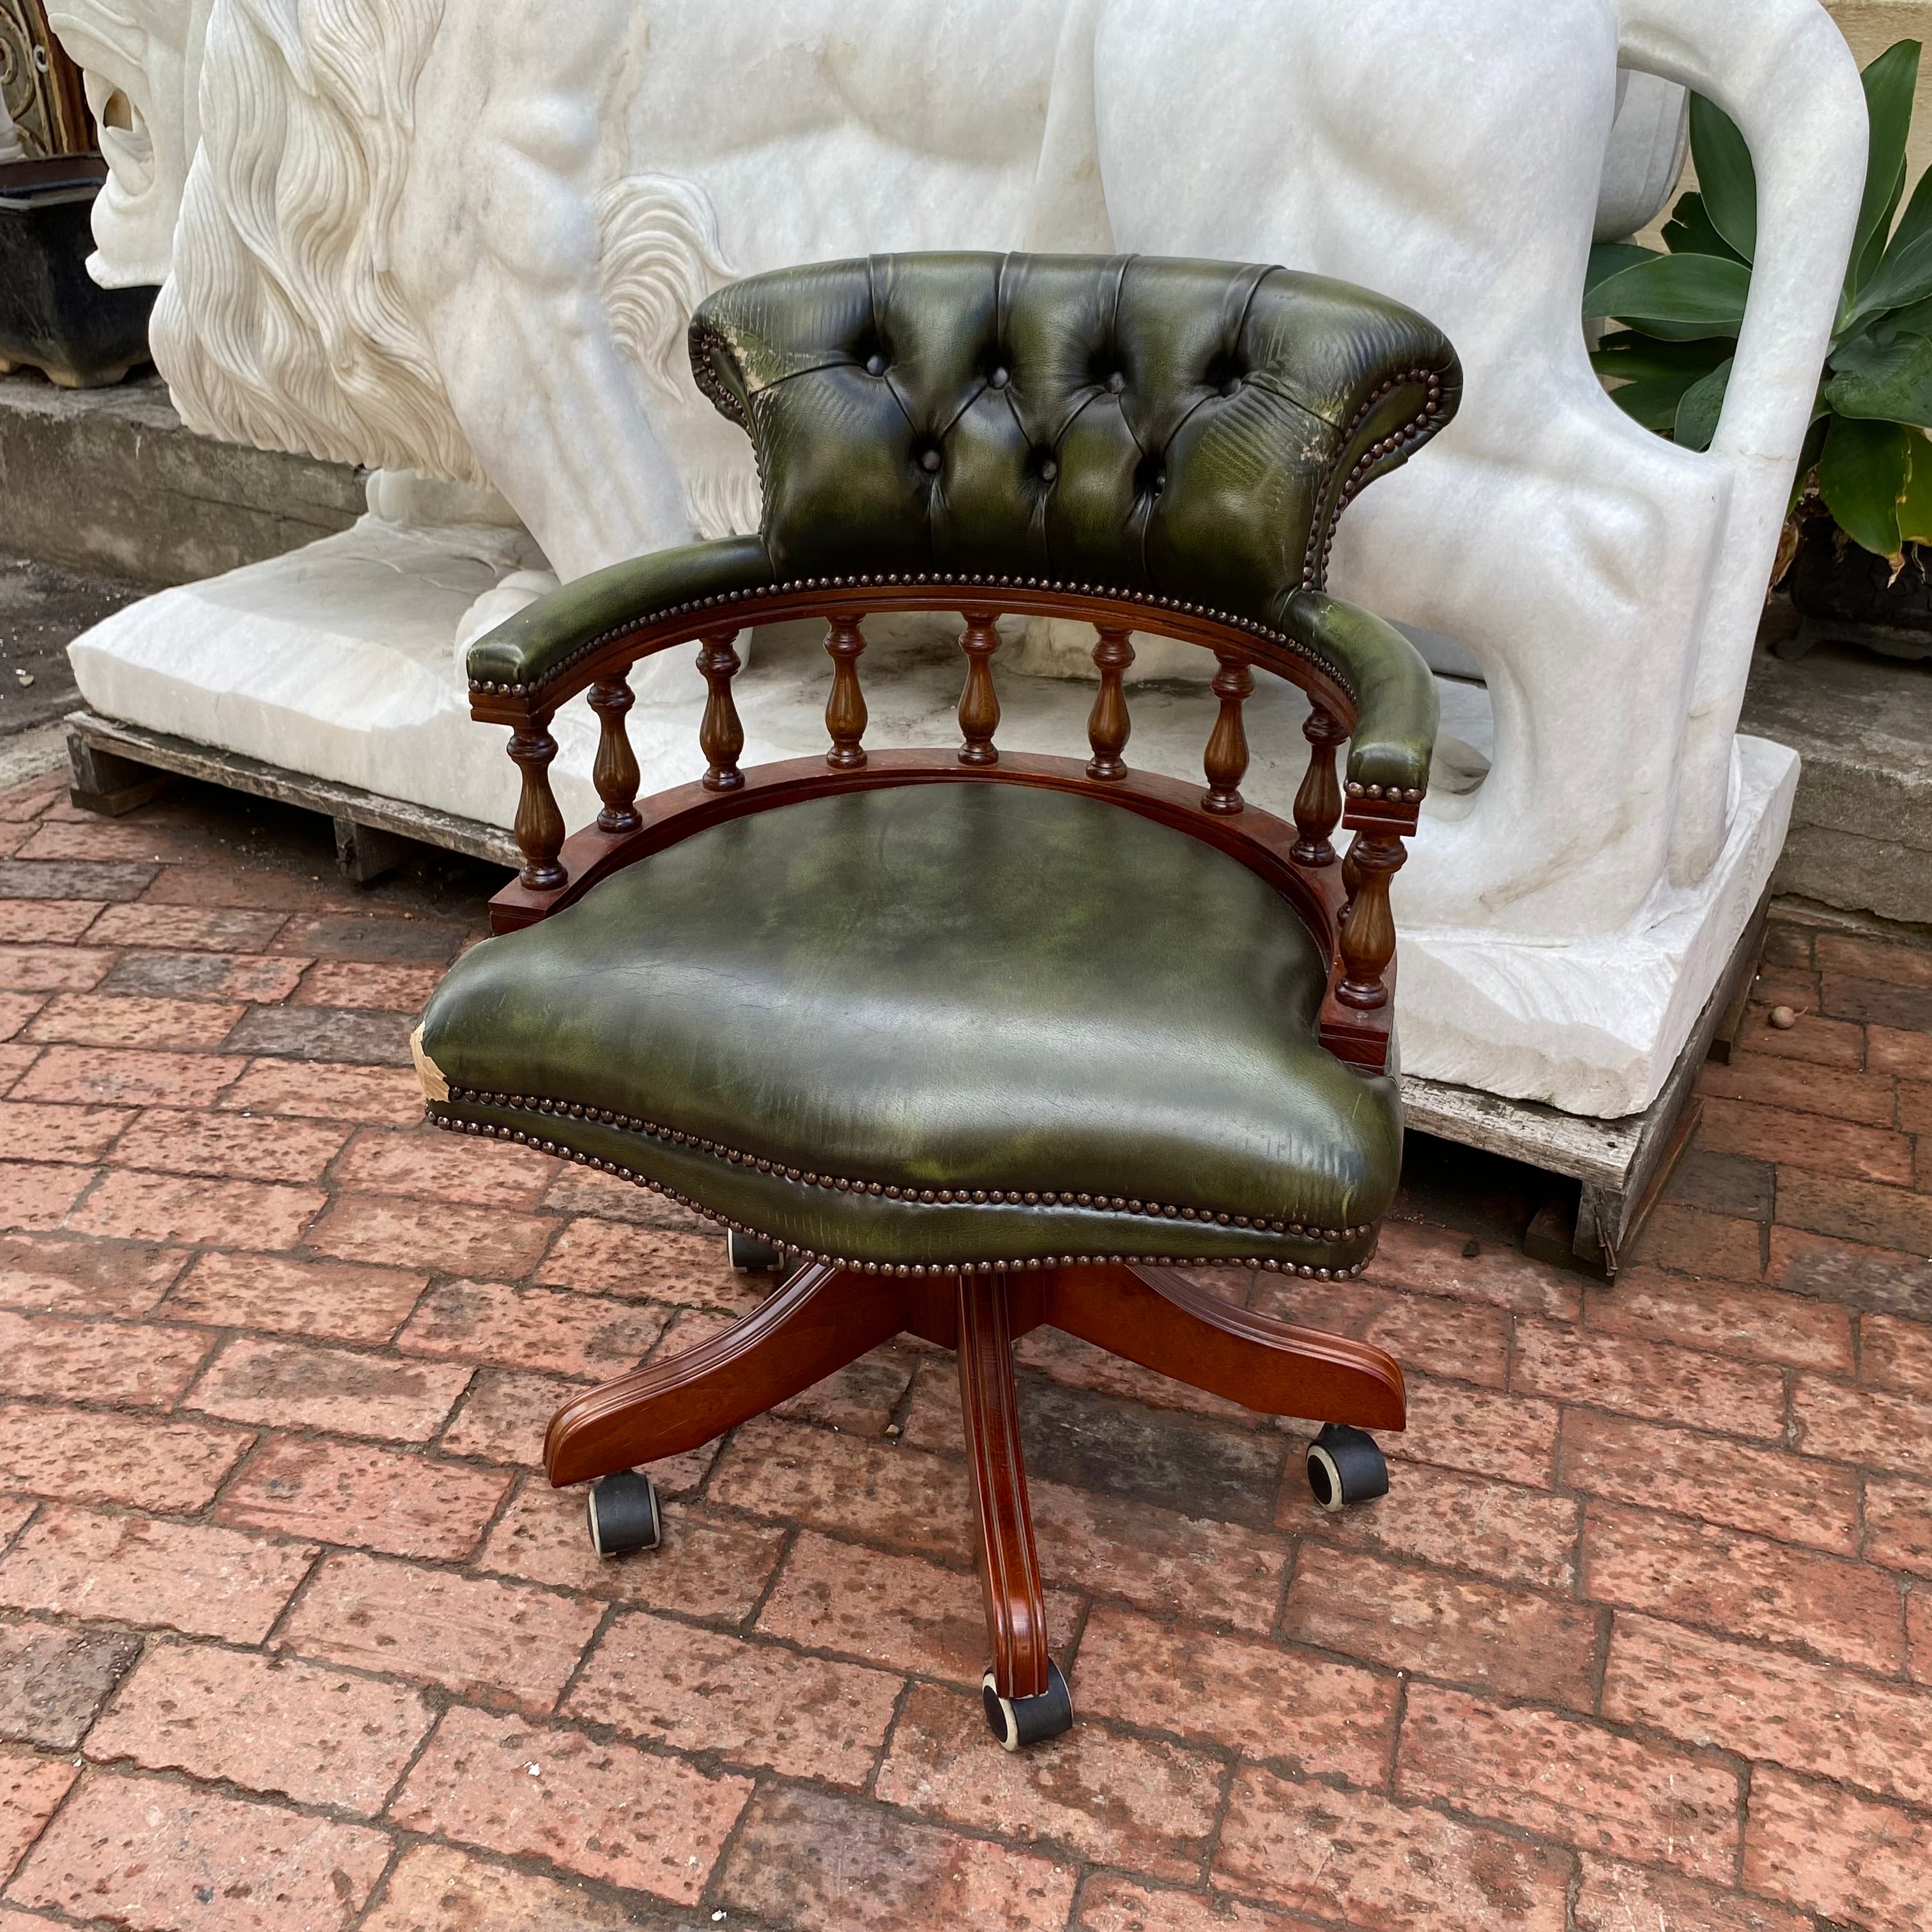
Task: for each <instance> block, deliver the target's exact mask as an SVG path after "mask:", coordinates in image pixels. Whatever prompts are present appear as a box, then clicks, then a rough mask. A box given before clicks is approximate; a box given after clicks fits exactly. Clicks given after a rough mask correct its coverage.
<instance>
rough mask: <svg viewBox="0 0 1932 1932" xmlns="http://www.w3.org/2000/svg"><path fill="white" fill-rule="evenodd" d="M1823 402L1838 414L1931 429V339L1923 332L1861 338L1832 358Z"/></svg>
mask: <svg viewBox="0 0 1932 1932" xmlns="http://www.w3.org/2000/svg"><path fill="white" fill-rule="evenodd" d="M1825 400H1826V402H1828V403H1829V404H1830V405H1831V406H1832V409H1833V410H1835V412H1836V413H1838V415H1840V416H1863V417H1868V418H1870V419H1872V420H1873V421H1874V422H1902V423H1915V424H1917V425H1918V426H1919V427H1920V428H1921V429H1923V428H1932V342H1928V341H1927V340H1926V338H1924V336H1922V335H1901V336H1899V337H1897V338H1895V339H1894V341H1891V342H1888V343H1878V342H1873V341H1872V340H1871V339H1870V338H1869V337H1861V338H1860V339H1859V340H1858V341H1856V342H1854V343H1852V344H1848V345H1847V346H1846V347H1845V348H1843V349H1842V350H1840V351H1839V352H1838V354H1837V355H1836V356H1834V357H1833V358H1832V380H1830V381H1829V383H1826V385H1825Z"/></svg>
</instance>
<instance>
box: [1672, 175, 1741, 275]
mask: <svg viewBox="0 0 1932 1932" xmlns="http://www.w3.org/2000/svg"><path fill="white" fill-rule="evenodd" d="M1662 232H1663V235H1664V246H1665V247H1666V248H1668V249H1669V250H1670V252H1671V253H1672V254H1673V255H1722V256H1723V257H1725V258H1726V260H1729V261H1733V262H1742V260H1744V259H1745V258H1744V257H1742V255H1740V254H1739V253H1738V251H1736V249H1735V248H1733V247H1732V246H1731V245H1730V243H1729V242H1727V241H1726V240H1725V239H1724V237H1723V236H1721V235H1720V234H1719V233H1718V229H1717V224H1716V223H1715V222H1713V221H1712V219H1711V217H1710V214H1709V211H1707V210H1706V208H1705V206H1704V197H1703V196H1702V195H1701V194H1699V193H1697V192H1696V191H1695V190H1693V191H1692V192H1691V193H1689V194H1680V195H1679V196H1678V197H1677V205H1676V207H1675V208H1673V209H1672V210H1671V211H1670V220H1668V221H1667V222H1666V223H1664V228H1663V231H1662Z"/></svg>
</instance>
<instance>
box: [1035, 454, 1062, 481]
mask: <svg viewBox="0 0 1932 1932" xmlns="http://www.w3.org/2000/svg"><path fill="white" fill-rule="evenodd" d="M1034 470H1035V473H1036V474H1037V475H1038V477H1039V478H1040V481H1042V482H1043V483H1051V482H1052V481H1053V479H1054V478H1055V477H1056V476H1058V475H1059V474H1060V465H1059V464H1058V463H1056V462H1055V461H1054V460H1053V458H1052V457H1050V456H1047V455H1041V456H1040V458H1037V460H1036V463H1035V465H1034Z"/></svg>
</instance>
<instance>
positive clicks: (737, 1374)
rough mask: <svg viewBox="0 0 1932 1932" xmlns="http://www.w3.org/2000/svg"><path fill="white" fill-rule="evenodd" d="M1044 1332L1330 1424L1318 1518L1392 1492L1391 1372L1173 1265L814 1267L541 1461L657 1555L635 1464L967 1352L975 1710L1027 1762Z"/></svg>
mask: <svg viewBox="0 0 1932 1932" xmlns="http://www.w3.org/2000/svg"><path fill="white" fill-rule="evenodd" d="M1049 1324H1050V1325H1052V1326H1053V1327H1055V1328H1060V1329H1062V1330H1064V1331H1066V1332H1067V1334H1072V1335H1076V1336H1078V1337H1080V1338H1081V1339H1082V1340H1084V1341H1087V1342H1090V1343H1094V1345H1095V1346H1097V1347H1100V1348H1104V1349H1110V1350H1112V1352H1114V1353H1115V1355H1121V1356H1124V1357H1125V1358H1127V1360H1128V1361H1133V1362H1138V1363H1139V1364H1141V1365H1142V1367H1146V1368H1150V1369H1153V1370H1157V1371H1158V1372H1159V1373H1162V1374H1163V1375H1168V1376H1174V1377H1175V1378H1176V1379H1178V1380H1180V1381H1182V1382H1187V1383H1188V1384H1189V1385H1191V1386H1192V1387H1194V1388H1202V1389H1206V1390H1208V1391H1210V1392H1211V1393H1212V1394H1216V1395H1220V1396H1223V1397H1226V1398H1227V1399H1228V1400H1231V1401H1234V1402H1238V1403H1243V1404H1244V1405H1245V1406H1247V1407H1248V1408H1250V1409H1258V1410H1260V1411H1262V1412H1265V1413H1267V1414H1271V1415H1298V1416H1305V1417H1308V1418H1313V1419H1319V1420H1322V1421H1326V1422H1328V1424H1329V1425H1330V1426H1329V1427H1328V1428H1326V1429H1325V1430H1323V1431H1322V1434H1321V1436H1319V1437H1318V1438H1317V1439H1316V1445H1314V1447H1313V1448H1311V1450H1310V1466H1311V1481H1312V1482H1313V1485H1314V1487H1315V1489H1316V1496H1317V1499H1318V1500H1319V1501H1321V1502H1322V1503H1323V1504H1324V1505H1325V1507H1338V1506H1339V1505H1340V1503H1345V1502H1352V1501H1354V1500H1355V1499H1358V1497H1360V1498H1365V1497H1367V1496H1372V1495H1380V1494H1382V1493H1383V1492H1384V1491H1385V1490H1387V1488H1388V1469H1387V1466H1386V1465H1385V1463H1383V1462H1382V1454H1381V1451H1379V1450H1378V1449H1377V1448H1376V1445H1375V1444H1374V1442H1373V1441H1372V1440H1371V1439H1370V1438H1369V1437H1368V1436H1367V1435H1366V1434H1364V1433H1363V1431H1364V1427H1377V1428H1388V1429H1400V1428H1401V1427H1402V1426H1403V1415H1404V1394H1403V1380H1402V1371H1401V1370H1400V1368H1398V1367H1397V1365H1396V1364H1395V1362H1394V1360H1393V1359H1392V1358H1391V1357H1389V1356H1388V1355H1385V1354H1384V1353H1383V1352H1382V1350H1380V1349H1376V1348H1373V1347H1371V1346H1370V1345H1369V1344H1368V1343H1364V1342H1355V1341H1351V1340H1348V1339H1347V1338H1346V1337H1342V1336H1338V1335H1328V1334H1320V1333H1318V1332H1317V1331H1314V1330H1312V1329H1306V1328H1294V1327H1292V1326H1290V1325H1289V1324H1288V1323H1286V1322H1278V1321H1277V1320H1275V1319H1274V1318H1273V1317H1271V1316H1265V1315H1258V1314H1256V1313H1253V1311H1252V1310H1247V1309H1244V1308H1238V1307H1234V1306H1232V1304H1229V1303H1227V1302H1225V1301H1220V1300H1219V1299H1217V1298H1216V1297H1215V1296H1214V1295H1211V1294H1209V1293H1208V1292H1207V1291H1206V1290H1205V1289H1202V1288H1201V1287H1199V1286H1197V1285H1196V1283H1195V1282H1194V1281H1193V1280H1192V1279H1191V1278H1190V1277H1188V1276H1187V1275H1184V1274H1180V1273H1178V1272H1177V1271H1175V1270H1173V1269H1170V1268H1151V1267H1128V1266H1126V1265H1120V1264H1112V1263H1109V1264H1095V1265H1090V1266H1087V1267H1072V1268H1040V1269H1038V1270H1034V1269H1031V1268H1028V1269H1024V1270H1022V1269H1014V1270H1012V1271H1007V1272H1001V1273H992V1274H978V1273H975V1272H969V1271H960V1272H957V1273H947V1272H943V1271H938V1270H932V1271H927V1272H926V1274H924V1275H923V1276H922V1277H912V1278H910V1279H901V1278H900V1277H898V1275H897V1274H888V1273H884V1272H880V1273H877V1274H866V1273H865V1272H863V1271H861V1270H859V1269H857V1268H840V1267H838V1266H836V1265H834V1264H832V1263H831V1262H807V1263H806V1264H805V1265H803V1266H802V1267H800V1268H797V1269H796V1271H794V1272H793V1274H791V1275H790V1277H788V1278H787V1280H785V1281H784V1283H783V1285H782V1286H780V1287H779V1288H778V1289H777V1290H776V1292H775V1293H773V1294H772V1295H771V1296H770V1298H769V1299H768V1300H766V1301H764V1302H763V1304H760V1306H759V1307H757V1308H756V1309H755V1310H753V1311H752V1312H751V1313H750V1314H748V1315H747V1316H744V1317H743V1318H742V1319H741V1320H740V1321H739V1322H736V1324H735V1325H733V1326H732V1327H731V1328H728V1329H727V1330H726V1331H724V1333H723V1334H721V1335H718V1336H716V1337H713V1338H712V1340H710V1341H708V1342H706V1343H701V1344H700V1345H699V1346H697V1347H696V1348H694V1349H688V1350H687V1351H685V1352H684V1353H683V1354H682V1355H675V1356H673V1357H671V1358H670V1359H669V1360H667V1361H663V1362H658V1363H653V1364H652V1365H651V1366H650V1367H648V1368H645V1369H640V1370H637V1372H636V1373H634V1374H632V1375H628V1376H623V1377H621V1378H620V1379H618V1380H617V1381H616V1382H607V1383H605V1384H604V1385H603V1386H602V1387H601V1388H595V1389H592V1390H589V1391H586V1393H585V1394H582V1395H580V1396H578V1397H575V1398H574V1399H573V1400H571V1401H570V1402H568V1403H565V1405H564V1406H563V1407H562V1408H561V1409H559V1410H558V1411H557V1412H556V1415H554V1416H553V1418H551V1420H550V1430H549V1433H548V1436H547V1438H546V1439H545V1442H544V1466H545V1467H546V1469H547V1471H548V1472H549V1475H550V1481H551V1482H552V1483H553V1484H556V1485H558V1486H559V1487H562V1485H564V1484H568V1483H577V1482H583V1481H586V1479H589V1478H601V1479H602V1480H601V1481H597V1482H595V1485H594V1487H592V1490H591V1493H590V1496H589V1505H588V1507H589V1520H590V1526H591V1535H592V1542H593V1545H594V1547H595V1548H596V1549H597V1550H598V1553H599V1554H601V1555H616V1554H619V1553H623V1552H625V1551H629V1550H645V1549H649V1548H652V1547H655V1544H656V1542H657V1540H658V1533H659V1519H658V1504H657V1496H656V1493H655V1490H654V1488H653V1487H652V1484H651V1482H650V1479H649V1477H648V1476H646V1475H643V1474H642V1473H641V1472H640V1471H638V1470H637V1469H635V1468H634V1465H637V1464H639V1463H652V1462H655V1461H657V1460H659V1459H660V1458H661V1457H667V1456H676V1455H679V1454H682V1453H683V1452H684V1451H686V1450H689V1449H695V1448H697V1447H698V1446H699V1445H700V1444H703V1443H705V1442H709V1441H710V1440H711V1439H712V1438H713V1437H714V1436H721V1435H722V1434H723V1433H724V1432H725V1431H726V1430H730V1429H733V1428H735V1427H737V1425H738V1424H739V1423H741V1422H745V1421H749V1420H750V1419H751V1418H752V1417H753V1416H754V1415H762V1414H763V1412H765V1411H766V1409H770V1408H772V1407H773V1406H775V1404H777V1403H781V1402H783V1401H784V1400H786V1399H787V1397H790V1396H793V1395H796V1394H798V1393H799V1391H802V1390H804V1389H807V1388H810V1387H811V1385H812V1384H813V1383H814V1382H819V1381H820V1380H822V1379H823V1378H824V1377H825V1376H829V1375H830V1374H832V1373H834V1372H835V1370H838V1369H841V1368H842V1367H844V1365H845V1364H847V1362H850V1361H856V1359H857V1358H859V1356H861V1355H864V1354H865V1353H866V1352H868V1350H870V1349H874V1348H876V1347H877V1346H878V1345H879V1344H880V1343H882V1342H885V1341H888V1340H890V1339H891V1338H892V1337H893V1336H894V1335H896V1334H899V1333H900V1332H901V1331H908V1332H910V1333H911V1334H915V1335H918V1336H920V1337H922V1338H924V1339H925V1340H927V1341H929V1342H932V1343H937V1344H938V1345H939V1346H942V1347H947V1348H951V1349H954V1350H956V1352H957V1355H958V1358H959V1387H960V1396H961V1413H962V1421H963V1422H964V1424H965V1436H966V1451H967V1462H968V1469H969V1470H970V1472H971V1477H972V1487H973V1497H974V1508H975V1514H976V1515H977V1519H978V1528H979V1532H980V1534H979V1568H980V1582H981V1584H982V1586H983V1592H984V1595H985V1598H986V1628H987V1635H988V1637H989V1640H990V1647H991V1649H992V1664H991V1665H990V1667H989V1668H988V1670H987V1672H986V1678H985V1680H984V1684H983V1697H984V1700H985V1705H986V1718H987V1722H988V1724H989V1727H991V1729H992V1731H993V1733H994V1735H995V1736H996V1737H997V1738H998V1739H999V1740H1000V1742H1001V1743H1002V1744H1003V1745H1005V1746H1006V1748H1007V1749H1008V1750H1009V1751H1014V1750H1018V1749H1019V1748H1020V1747H1021V1746H1022V1745H1028V1744H1032V1743H1037V1742H1040V1740H1042V1739H1046V1738H1049V1737H1053V1736H1058V1734H1059V1733H1061V1732H1062V1731H1064V1730H1067V1728H1068V1727H1069V1726H1070V1724H1072V1722H1073V1706H1072V1702H1071V1700H1070V1697H1069V1696H1068V1694H1067V1684H1066V1680H1065V1679H1064V1677H1063V1676H1061V1672H1060V1670H1059V1667H1058V1665H1057V1664H1055V1662H1054V1661H1053V1660H1052V1658H1051V1657H1050V1656H1049V1655H1048V1649H1047V1633H1046V1589H1045V1586H1044V1584H1043V1581H1042V1579H1041V1576H1040V1559H1039V1555H1038V1552H1037V1550H1036V1548H1035V1547H1034V1532H1033V1516H1032V1511H1031V1508H1030V1507H1029V1505H1028V1499H1027V1481H1026V1463H1025V1457H1024V1456H1023V1454H1022V1451H1021V1447H1020V1430H1019V1402H1018V1391H1017V1390H1016V1388H1015V1385H1014V1381H1013V1343H1014V1341H1015V1340H1017V1339H1018V1338H1019V1337H1020V1336H1022V1335H1024V1334H1027V1333H1028V1331H1031V1330H1032V1329H1034V1328H1039V1327H1040V1326H1042V1325H1049ZM1338 1424H1340V1425H1343V1426H1341V1427H1337V1425H1338ZM1331 1496H1332V1497H1334V1499H1336V1500H1335V1501H1334V1502H1331V1500H1330V1499H1331Z"/></svg>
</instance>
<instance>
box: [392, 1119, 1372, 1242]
mask: <svg viewBox="0 0 1932 1932" xmlns="http://www.w3.org/2000/svg"><path fill="white" fill-rule="evenodd" d="M449 1098H450V1100H451V1101H452V1102H453V1103H468V1104H469V1105H470V1106H481V1107H496V1108H500V1109H502V1110H504V1111H505V1112H508V1113H515V1114H535V1115H539V1116H545V1115H547V1116H548V1117H550V1118H552V1119H556V1120H567V1121H584V1122H586V1123H587V1124H589V1125H590V1126H592V1127H613V1128H615V1129H616V1130H617V1131H618V1132H619V1133H628V1134H641V1135H643V1136H645V1137H646V1139H650V1140H655V1141H664V1142H669V1143H670V1144H671V1145H673V1146H676V1147H682V1148H689V1149H691V1151H694V1152H695V1153H698V1154H709V1155H710V1156H711V1157H712V1158H713V1159H715V1160H722V1161H725V1162H727V1163H729V1164H730V1166H733V1167H745V1168H750V1169H754V1171H756V1172H758V1173H760V1174H763V1175H769V1177H770V1178H772V1179H774V1180H777V1181H789V1182H790V1183H792V1184H794V1185H796V1186H799V1187H819V1188H825V1189H827V1190H832V1191H834V1192H836V1193H840V1194H859V1195H864V1196H866V1197H867V1198H868V1199H877V1200H886V1201H895V1202H899V1203H901V1205H905V1206H910V1207H935V1206H938V1207H974V1208H980V1207H995V1208H1033V1209H1036V1210H1037V1209H1041V1208H1084V1209H1086V1210H1087V1211H1089V1212H1094V1211H1097V1212H1100V1213H1102V1214H1131V1215H1136V1216H1145V1217H1146V1218H1147V1219H1148V1220H1158V1221H1178V1222H1183V1223H1190V1222H1191V1223H1194V1224H1195V1225H1196V1226H1206V1227H1220V1228H1229V1227H1232V1228H1252V1229H1253V1230H1254V1231H1255V1232H1256V1233H1258V1234H1271V1235H1289V1236H1296V1237H1299V1238H1301V1239H1303V1240H1304V1241H1317V1242H1319V1243H1320V1244H1322V1245H1323V1246H1324V1247H1339V1246H1340V1245H1341V1244H1343V1243H1345V1242H1349V1241H1359V1240H1361V1238H1362V1237H1363V1236H1364V1235H1368V1234H1372V1233H1373V1232H1374V1231H1375V1223H1373V1222H1370V1221H1365V1222H1364V1223H1362V1224H1361V1226H1359V1227H1346V1226H1345V1227H1340V1228H1323V1227H1319V1226H1310V1225H1308V1224H1307V1223H1303V1222H1300V1221H1290V1220H1287V1219H1286V1217H1284V1218H1283V1219H1282V1220H1270V1219H1268V1218H1266V1217H1262V1216H1253V1215H1247V1214H1224V1213H1221V1212H1219V1211H1217V1210H1215V1209H1213V1208H1181V1207H1177V1206H1175V1205H1173V1204H1172V1202H1161V1201H1142V1200H1140V1199H1138V1198H1133V1199H1130V1198H1128V1197H1127V1196H1121V1195H1095V1194H1088V1195H1086V1196H1082V1195H1080V1194H1079V1193H1076V1192H1072V1191H1068V1190H1061V1189H1037V1188H1036V1189H1020V1188H999V1187H994V1188H986V1187H938V1188H933V1187H927V1188H921V1189H918V1190H914V1189H912V1188H909V1187H900V1186H898V1184H896V1183H895V1182H893V1183H889V1182H884V1181H854V1180H853V1179H852V1178H850V1176H849V1175H829V1174H820V1173H818V1172H816V1171H815V1170H808V1169H799V1168H796V1167H790V1166H787V1165H786V1164H785V1163H784V1162H782V1161H774V1160H765V1159H763V1158H762V1157H760V1156H757V1155H755V1154H746V1153H745V1152H744V1151H742V1149H739V1148H730V1147H727V1146H725V1145H724V1143H723V1142H718V1141H712V1140H706V1139H701V1138H700V1136H697V1135H696V1134H687V1133H682V1132H681V1131H680V1130H678V1129H676V1128H675V1127H662V1126H660V1125H659V1124H658V1123H657V1122H655V1121H646V1120H641V1119H638V1118H635V1117H634V1116H631V1115H625V1114H619V1113H618V1112H615V1111H614V1110H613V1109H610V1108H598V1107H586V1106H583V1104H582V1103H580V1102H578V1101H574V1100H573V1101H566V1100H553V1099H551V1098H550V1097H547V1096H543V1095H534V1094H489V1093H484V1092H483V1091H481V1090H480V1089H478V1088H474V1087H457V1086H454V1085H452V1087H451V1088H450V1089H449ZM427 1111H428V1114H429V1117H430V1118H431V1119H432V1120H435V1121H439V1122H440V1120H441V1118H442V1117H441V1116H440V1115H438V1114H437V1112H436V1110H435V1106H434V1103H429V1104H428V1108H427ZM511 1139H519V1140H522V1139H526V1136H523V1135H521V1134H520V1133H514V1132H512V1133H511ZM534 1145H535V1146H537V1147H538V1148H539V1149H540V1150H541V1151H543V1152H544V1153H546V1154H553V1153H556V1152H557V1151H559V1150H558V1149H557V1148H556V1147H554V1146H553V1145H551V1144H550V1143H549V1142H545V1141H542V1140H538V1141H537V1142H535V1143H534Z"/></svg>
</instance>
